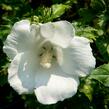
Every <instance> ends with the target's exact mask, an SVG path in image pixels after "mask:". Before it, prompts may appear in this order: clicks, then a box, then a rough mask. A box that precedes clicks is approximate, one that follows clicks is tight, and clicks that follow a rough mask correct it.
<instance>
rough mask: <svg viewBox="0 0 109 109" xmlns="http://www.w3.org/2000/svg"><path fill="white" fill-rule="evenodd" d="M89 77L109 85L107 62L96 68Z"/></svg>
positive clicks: (108, 66)
mask: <svg viewBox="0 0 109 109" xmlns="http://www.w3.org/2000/svg"><path fill="white" fill-rule="evenodd" d="M89 78H90V79H96V80H98V81H99V82H101V83H102V84H103V85H104V86H106V87H109V64H104V65H102V66H100V67H98V68H96V69H95V70H94V71H93V72H92V73H91V75H90V76H89Z"/></svg>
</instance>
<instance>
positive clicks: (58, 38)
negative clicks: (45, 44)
mask: <svg viewBox="0 0 109 109" xmlns="http://www.w3.org/2000/svg"><path fill="white" fill-rule="evenodd" d="M40 31H41V35H42V37H44V38H45V39H46V40H49V41H50V42H52V43H54V44H56V45H58V46H61V47H63V48H66V47H67V46H68V45H69V42H70V40H71V38H72V37H73V36H74V34H75V32H74V28H73V27H72V25H71V24H70V23H69V22H67V21H58V22H54V23H51V22H49V23H46V24H42V25H41V28H40Z"/></svg>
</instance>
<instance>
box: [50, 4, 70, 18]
mask: <svg viewBox="0 0 109 109" xmlns="http://www.w3.org/2000/svg"><path fill="white" fill-rule="evenodd" d="M69 8H70V6H69V5H63V4H56V5H53V6H52V11H53V13H52V17H53V18H58V17H60V16H61V15H62V14H64V13H65V11H66V10H67V9H69Z"/></svg>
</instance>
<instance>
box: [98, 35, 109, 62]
mask: <svg viewBox="0 0 109 109" xmlns="http://www.w3.org/2000/svg"><path fill="white" fill-rule="evenodd" d="M96 45H97V48H98V50H99V52H100V54H101V55H102V56H103V58H104V59H105V61H107V62H109V38H108V36H100V37H99V38H97V39H96Z"/></svg>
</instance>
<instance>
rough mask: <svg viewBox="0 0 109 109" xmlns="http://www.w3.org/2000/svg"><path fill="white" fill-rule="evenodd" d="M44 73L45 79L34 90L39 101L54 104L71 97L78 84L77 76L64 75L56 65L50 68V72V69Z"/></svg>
mask: <svg viewBox="0 0 109 109" xmlns="http://www.w3.org/2000/svg"><path fill="white" fill-rule="evenodd" d="M45 74H46V75H48V76H45V78H46V81H45V82H44V84H42V85H40V86H39V87H36V90H35V94H36V96H37V99H38V101H39V102H40V103H42V104H54V103H56V102H58V101H63V100H64V99H66V98H69V97H72V96H73V95H74V94H75V93H76V92H77V88H78V85H79V81H78V78H76V77H74V78H73V77H71V76H69V75H66V74H65V73H64V72H63V71H62V70H61V69H60V68H57V67H55V68H54V69H52V70H51V74H50V71H48V73H47V72H46V71H45ZM41 77H42V76H41ZM38 78H40V77H38ZM43 80H44V78H43V77H42V81H43ZM45 83H46V84H45Z"/></svg>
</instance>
